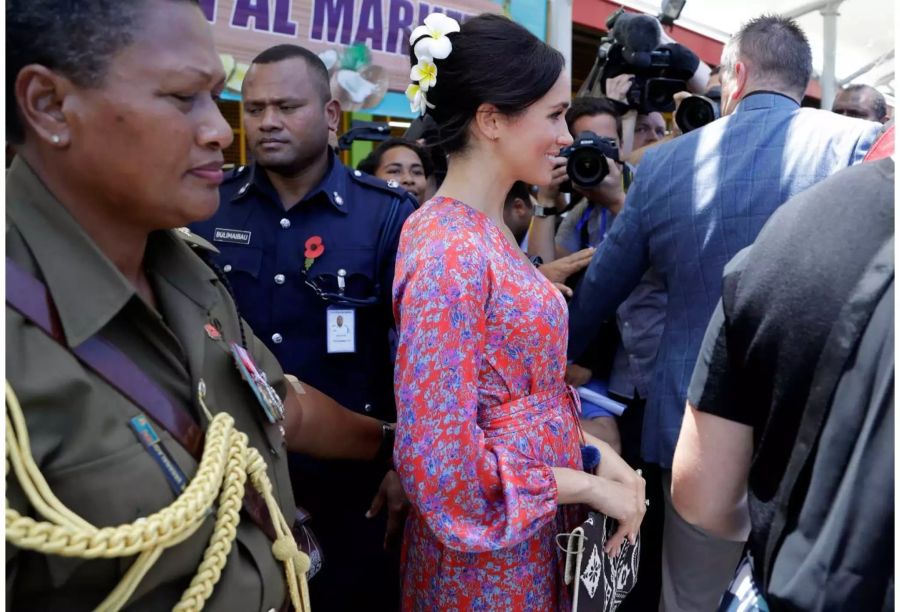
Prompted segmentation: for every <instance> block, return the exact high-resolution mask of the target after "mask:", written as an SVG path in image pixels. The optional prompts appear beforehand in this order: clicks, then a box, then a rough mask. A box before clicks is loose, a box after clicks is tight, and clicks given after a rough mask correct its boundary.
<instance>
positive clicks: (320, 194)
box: [191, 45, 415, 611]
mask: <svg viewBox="0 0 900 612" xmlns="http://www.w3.org/2000/svg"><path fill="white" fill-rule="evenodd" d="M242 97H243V104H244V127H245V130H246V133H247V140H248V144H249V147H250V149H251V152H252V154H253V157H254V159H255V162H254V163H253V164H252V165H251V166H247V167H241V168H238V169H236V170H235V171H234V172H233V173H232V174H231V176H230V177H229V178H228V179H227V180H226V181H225V182H224V183H223V184H222V186H221V191H220V196H221V202H220V206H219V210H218V211H217V213H216V214H215V215H214V216H213V217H212V218H211V219H209V220H208V221H205V222H202V223H197V224H195V225H193V226H192V227H191V229H193V230H194V231H195V232H197V233H198V234H200V235H201V236H203V237H205V238H207V239H208V240H210V241H211V242H212V243H213V244H214V245H215V246H216V247H218V249H219V250H220V252H221V254H220V255H219V256H218V258H217V263H218V265H219V266H220V267H221V268H222V270H223V271H224V273H225V275H226V277H227V278H228V279H229V281H230V283H231V285H232V287H233V290H234V293H235V298H236V301H237V304H238V306H239V308H240V310H241V314H242V316H243V317H244V318H246V320H247V321H248V322H249V323H250V324H251V326H252V327H253V329H254V330H255V332H256V334H257V335H258V336H259V337H260V338H261V339H262V340H263V341H264V342H266V344H267V345H268V347H269V348H270V349H271V350H272V351H273V352H274V353H275V355H276V356H277V357H278V359H279V361H280V362H281V365H282V367H283V369H284V371H285V372H286V373H289V374H293V375H295V376H297V377H298V378H300V379H302V380H304V381H307V382H309V383H310V384H311V385H313V386H314V387H316V388H318V389H319V390H321V391H322V392H324V393H326V394H328V395H330V396H331V397H333V398H335V399H336V400H337V401H339V402H340V403H341V404H343V405H344V406H346V407H348V408H350V409H351V410H355V411H357V412H360V413H363V414H366V415H369V416H373V417H376V418H379V419H382V420H384V421H386V422H394V421H395V420H396V410H395V407H394V395H393V359H392V356H391V348H390V341H389V334H390V332H391V330H392V327H393V316H392V311H391V284H392V281H393V271H394V258H395V255H396V250H397V242H398V240H399V236H400V229H401V227H402V226H403V222H404V221H405V220H406V218H407V217H408V216H409V215H410V213H412V211H413V210H414V205H415V200H414V199H413V198H412V196H410V195H409V194H408V193H406V192H405V191H404V190H403V189H402V188H400V187H399V186H391V185H388V184H387V183H385V182H384V181H381V180H380V179H376V178H374V177H371V176H369V175H367V174H364V173H362V172H359V171H355V170H351V169H348V168H347V167H346V166H344V165H343V164H342V163H341V162H340V160H339V159H338V157H337V155H336V154H335V153H334V151H333V150H332V149H331V148H330V147H329V145H328V137H329V131H333V130H336V129H337V125H338V120H339V117H340V106H339V104H338V103H337V101H335V100H333V99H332V97H331V93H330V89H329V80H328V73H327V71H326V69H325V66H324V64H322V62H321V60H320V59H319V58H318V57H317V56H316V55H315V54H313V53H312V52H310V51H308V50H306V49H303V48H302V47H298V46H295V45H279V46H276V47H272V48H270V49H268V50H266V51H264V52H262V53H260V54H259V55H258V56H257V57H256V58H255V59H254V60H253V63H252V64H251V66H250V68H249V70H248V71H247V75H246V77H245V79H244V83H243V91H242ZM385 440H386V441H387V440H389V441H390V443H392V441H393V437H392V436H387V435H386V437H385ZM386 446H387V448H385V452H384V456H385V459H387V458H389V457H390V451H391V448H390V445H389V444H386ZM291 472H292V482H293V485H294V492H295V496H296V499H297V503H298V504H299V505H302V506H303V507H305V508H306V509H307V510H309V511H310V512H311V513H312V515H313V520H312V525H313V529H314V531H315V533H316V536H317V537H318V538H319V540H320V543H321V545H322V548H323V552H324V556H325V561H324V567H323V569H322V571H321V572H320V573H319V574H318V575H316V577H315V579H314V580H313V581H311V583H310V588H311V591H312V593H311V594H312V600H313V601H315V602H316V608H317V609H319V610H323V609H324V610H340V611H343V610H354V609H363V608H365V609H384V610H396V609H397V608H398V602H399V578H398V571H397V565H398V564H397V558H396V553H395V552H393V551H391V552H385V550H384V547H383V545H384V544H385V543H386V542H387V539H386V537H385V529H386V527H387V526H386V524H385V522H384V519H383V518H376V519H367V518H366V513H367V510H368V509H369V507H370V504H371V503H372V501H373V498H376V493H377V494H378V498H379V499H380V500H386V501H385V502H384V503H385V504H386V505H387V506H388V509H389V510H391V509H393V510H394V511H396V510H398V509H399V506H400V503H401V502H399V501H398V499H401V498H402V489H400V487H399V481H398V480H397V479H396V475H395V474H393V473H392V472H388V461H385V462H383V463H382V464H373V463H368V464H366V463H359V462H346V463H340V464H337V463H334V462H332V463H328V464H326V463H319V462H314V461H313V460H310V459H308V458H301V457H299V456H297V457H292V461H291ZM386 472H387V476H385V474H386ZM388 524H389V525H390V526H391V527H392V528H393V530H394V531H396V530H398V528H399V524H398V513H397V512H392V513H391V514H390V515H389V520H388ZM373 607H374V608H373Z"/></svg>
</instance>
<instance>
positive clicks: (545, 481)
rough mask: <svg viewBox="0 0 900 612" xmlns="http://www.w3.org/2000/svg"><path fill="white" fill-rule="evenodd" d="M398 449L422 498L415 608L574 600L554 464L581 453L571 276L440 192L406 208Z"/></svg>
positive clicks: (411, 583)
mask: <svg viewBox="0 0 900 612" xmlns="http://www.w3.org/2000/svg"><path fill="white" fill-rule="evenodd" d="M394 278H395V280H394V316H395V318H396V320H397V323H398V329H399V348H398V353H397V365H396V373H395V394H396V400H397V412H398V426H397V439H396V445H395V451H394V459H395V464H396V467H397V471H398V472H399V474H400V477H401V479H402V481H403V486H404V488H405V489H406V492H407V494H408V496H409V499H410V501H411V503H412V511H411V513H410V517H409V519H408V521H407V524H406V534H405V538H404V545H403V558H402V573H403V609H404V610H427V611H434V610H440V611H442V612H446V611H451V610H460V611H466V612H468V611H470V610H515V611H521V610H555V609H561V608H563V607H565V605H566V603H567V599H568V598H567V597H566V596H565V595H564V588H563V584H562V563H561V561H562V556H561V553H560V552H559V551H558V549H557V547H556V539H555V536H556V534H557V533H560V532H564V531H570V530H571V528H572V527H573V526H574V524H573V523H574V521H575V518H576V517H574V516H572V513H573V511H574V510H575V509H574V508H569V509H568V510H565V511H563V509H564V508H566V507H559V508H558V507H557V490H556V481H555V479H554V476H553V472H552V471H551V467H568V468H572V469H580V468H581V455H580V446H579V445H580V441H581V429H580V426H579V424H578V420H577V415H576V410H577V405H576V401H577V400H576V399H575V396H574V394H573V393H571V392H570V390H569V388H568V387H567V386H566V385H565V382H564V373H565V366H566V343H567V328H568V314H567V308H566V303H565V301H564V300H563V297H562V295H561V294H560V293H559V291H558V290H557V289H556V288H555V287H554V286H553V285H552V284H551V283H550V282H549V281H548V280H547V279H545V278H544V277H543V276H542V275H541V274H540V273H539V272H538V271H537V270H536V269H535V268H534V266H532V265H531V264H530V263H529V262H528V261H527V259H525V258H524V257H523V255H522V253H521V252H520V251H518V250H517V249H516V248H515V247H514V246H513V245H512V244H510V242H509V240H507V238H506V237H505V236H504V234H503V232H501V230H500V229H499V228H498V227H497V226H496V225H495V224H494V223H493V222H492V221H491V220H490V219H489V218H488V217H487V216H486V215H484V214H483V213H481V212H479V211H476V210H475V209H473V208H471V207H469V206H467V205H465V204H463V203H462V202H459V201H456V200H452V199H447V198H435V199H433V200H431V201H430V202H429V203H427V204H426V205H425V206H423V207H422V208H421V209H420V210H418V211H417V212H415V213H414V214H413V215H412V216H411V217H410V218H409V219H408V220H407V222H406V224H405V226H404V228H403V232H402V235H401V238H400V246H399V250H398V253H397V266H396V272H395V277H394Z"/></svg>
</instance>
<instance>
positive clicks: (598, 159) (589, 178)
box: [566, 148, 609, 187]
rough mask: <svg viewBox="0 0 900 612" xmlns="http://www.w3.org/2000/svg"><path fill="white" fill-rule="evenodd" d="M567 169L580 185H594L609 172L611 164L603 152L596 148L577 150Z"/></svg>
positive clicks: (574, 180)
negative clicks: (607, 161)
mask: <svg viewBox="0 0 900 612" xmlns="http://www.w3.org/2000/svg"><path fill="white" fill-rule="evenodd" d="M566 171H567V172H568V173H569V176H570V177H571V179H572V182H573V183H575V184H576V185H578V186H579V187H593V186H594V185H597V184H598V183H600V181H602V180H603V179H604V178H606V175H607V174H609V165H608V164H607V163H606V159H605V158H604V157H603V154H602V153H601V152H600V151H598V150H597V149H594V148H585V149H579V150H578V151H575V152H574V153H573V154H572V156H571V157H570V158H569V163H568V165H567V167H566Z"/></svg>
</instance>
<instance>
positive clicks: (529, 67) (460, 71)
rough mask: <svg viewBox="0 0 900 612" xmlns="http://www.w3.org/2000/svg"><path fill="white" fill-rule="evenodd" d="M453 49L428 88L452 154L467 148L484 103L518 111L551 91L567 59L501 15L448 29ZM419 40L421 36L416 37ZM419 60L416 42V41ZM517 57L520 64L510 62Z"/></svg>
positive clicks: (442, 139)
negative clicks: (476, 116)
mask: <svg viewBox="0 0 900 612" xmlns="http://www.w3.org/2000/svg"><path fill="white" fill-rule="evenodd" d="M448 36H449V38H450V41H451V42H452V43H453V51H452V52H451V53H450V55H449V56H448V57H447V58H446V59H439V60H435V65H436V66H437V71H438V72H437V84H436V85H435V86H433V87H432V88H431V89H429V90H428V93H427V97H428V103H429V104H433V105H434V108H429V109H428V111H427V112H428V114H429V115H431V116H432V117H433V118H434V120H435V122H436V123H437V125H438V132H439V135H440V144H441V146H442V147H443V149H444V151H445V152H446V153H447V154H451V153H454V152H456V151H460V150H462V149H464V148H465V147H466V145H467V143H468V128H469V124H470V123H471V121H472V119H473V118H474V117H475V111H476V110H478V107H479V106H481V105H482V104H493V105H494V106H496V107H497V109H498V110H499V111H500V112H501V113H504V114H506V115H510V116H515V115H517V114H519V113H521V112H523V111H525V110H526V109H527V108H528V107H529V106H531V105H532V104H534V103H535V102H536V101H537V100H539V99H540V98H542V97H543V96H544V94H546V93H547V92H548V91H550V89H551V88H552V87H553V85H554V84H555V83H556V81H557V80H558V79H559V75H560V74H562V71H563V69H564V68H565V60H564V59H563V56H562V54H561V53H560V52H559V51H557V50H556V49H554V48H552V47H550V46H549V45H547V44H546V43H544V42H542V41H541V40H540V39H539V38H537V37H536V36H535V35H534V34H532V33H531V32H529V31H528V30H527V29H525V28H524V27H522V26H521V25H519V24H517V23H515V22H514V21H512V20H510V19H508V18H506V17H502V16H500V15H491V14H484V15H478V16H477V17H472V18H470V19H468V20H467V21H465V22H464V23H463V24H462V25H461V27H460V31H459V32H455V33H452V34H449V35H448ZM413 42H414V43H415V42H416V41H413ZM410 57H411V60H412V63H413V65H415V64H416V63H417V58H416V56H415V46H414V44H413V45H411V46H410ZM513 60H514V61H515V66H511V65H510V62H511V61H513Z"/></svg>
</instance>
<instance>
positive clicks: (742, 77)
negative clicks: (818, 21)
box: [720, 15, 812, 115]
mask: <svg viewBox="0 0 900 612" xmlns="http://www.w3.org/2000/svg"><path fill="white" fill-rule="evenodd" d="M721 68H722V70H721V74H720V77H721V80H722V114H723V115H727V114H729V113H731V112H733V111H734V108H735V106H737V103H738V102H739V101H740V100H741V99H742V98H743V97H744V96H746V95H747V94H749V93H751V92H754V91H776V92H778V93H781V94H784V95H786V96H788V97H790V98H793V99H794V100H797V101H798V102H799V101H800V100H801V99H802V98H803V94H804V92H805V91H806V86H807V85H808V84H809V78H810V76H811V75H812V51H811V50H810V48H809V41H808V40H807V39H806V34H804V33H803V30H801V29H800V26H798V25H797V23H796V22H795V21H794V20H793V19H788V18H787V17H781V16H777V15H763V16H762V17H757V18H756V19H753V20H751V21H750V22H748V23H747V24H745V25H744V27H742V28H741V30H740V31H739V32H738V33H737V34H735V35H734V36H733V37H732V38H731V40H729V41H728V43H726V45H725V48H724V49H723V50H722V66H721Z"/></svg>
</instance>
